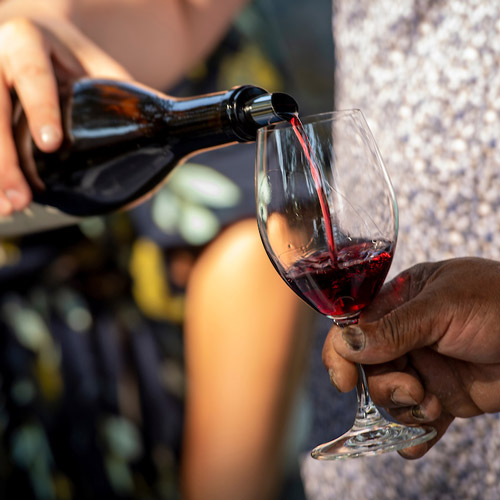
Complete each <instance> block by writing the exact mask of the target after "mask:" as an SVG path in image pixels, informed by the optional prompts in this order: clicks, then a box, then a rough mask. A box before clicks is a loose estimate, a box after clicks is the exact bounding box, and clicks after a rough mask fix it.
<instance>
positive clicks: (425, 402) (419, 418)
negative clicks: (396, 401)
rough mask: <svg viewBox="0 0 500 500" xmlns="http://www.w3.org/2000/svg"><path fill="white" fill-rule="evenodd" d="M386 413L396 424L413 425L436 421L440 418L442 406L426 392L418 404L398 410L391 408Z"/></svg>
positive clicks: (432, 395) (433, 396) (434, 397)
mask: <svg viewBox="0 0 500 500" xmlns="http://www.w3.org/2000/svg"><path fill="white" fill-rule="evenodd" d="M387 411H388V413H389V414H390V415H391V416H392V417H393V418H394V419H396V420H397V421H398V422H402V423H404V424H408V425H415V424H422V423H429V422H433V421H435V420H437V419H438V418H439V417H440V416H441V413H442V406H441V403H440V401H439V399H438V398H437V397H436V396H435V395H434V394H432V393H430V392H427V393H425V396H424V398H423V399H422V400H421V401H420V403H419V404H416V405H413V406H402V407H400V408H397V407H392V408H388V409H387Z"/></svg>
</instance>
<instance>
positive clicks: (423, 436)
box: [311, 421, 436, 460]
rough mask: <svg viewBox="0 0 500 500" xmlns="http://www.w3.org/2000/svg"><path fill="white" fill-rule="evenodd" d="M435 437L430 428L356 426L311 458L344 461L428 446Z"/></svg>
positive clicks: (434, 431)
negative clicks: (411, 447)
mask: <svg viewBox="0 0 500 500" xmlns="http://www.w3.org/2000/svg"><path fill="white" fill-rule="evenodd" d="M435 435H436V430H435V429H433V428H432V427H429V426H420V427H408V426H406V425H401V424H397V423H395V422H389V421H383V423H381V424H379V425H373V426H370V427H358V426H356V425H354V427H352V429H351V430H349V431H347V432H346V433H345V434H344V435H342V436H340V437H339V438H337V439H334V440H333V441H330V442H329V443H325V444H321V445H319V446H317V447H316V448H314V450H313V451H312V452H311V456H312V457H313V458H316V459H318V460H342V459H345V458H357V457H363V456H370V455H380V454H382V453H386V452H388V451H395V450H402V449H403V448H408V447H410V446H415V445H417V444H421V443H425V442H426V441H428V440H429V439H432V438H433V437H434V436H435Z"/></svg>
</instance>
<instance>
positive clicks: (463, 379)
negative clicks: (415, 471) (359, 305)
mask: <svg viewBox="0 0 500 500" xmlns="http://www.w3.org/2000/svg"><path fill="white" fill-rule="evenodd" d="M499 303H500V263H498V262H495V261H491V260H486V259H479V258H462V259H452V260H448V261H443V262H437V263H425V264H419V265H417V266H414V267H412V268H410V269H408V270H406V271H405V272H403V273H401V274H400V275H399V276H397V277H396V278H394V279H393V280H392V281H391V282H389V283H387V284H386V285H385V286H384V288H383V289H382V291H381V292H380V293H379V295H378V296H377V298H376V299H375V300H374V302H373V304H372V305H371V306H370V307H369V308H368V309H367V310H366V312H365V313H364V314H363V315H362V317H361V321H360V323H359V328H357V327H352V328H349V329H344V330H343V333H342V331H341V330H340V329H339V328H335V327H333V328H332V329H331V330H330V332H329V335H328V337H327V339H326V341H325V344H324V347H323V362H324V365H325V367H326V368H327V369H328V371H329V373H330V378H331V380H332V383H333V384H334V385H335V386H336V387H337V388H338V389H339V390H341V391H343V392H345V391H349V390H351V389H352V388H353V387H354V385H355V383H356V379H357V371H356V368H355V365H354V363H362V364H363V365H365V366H366V368H367V374H368V378H369V386H370V391H371V393H372V396H373V399H374V401H375V402H376V404H378V405H380V406H383V407H386V408H387V409H388V411H389V412H390V413H391V414H392V415H393V416H394V417H395V418H397V419H398V420H401V421H403V422H406V423H417V422H418V423H421V422H432V425H433V426H434V427H435V428H436V430H437V431H438V436H437V437H436V438H435V439H434V441H430V442H428V443H425V444H423V445H420V446H417V447H414V448H410V449H408V450H405V452H401V454H402V455H403V456H405V457H407V458H417V457H419V456H422V455H423V454H425V453H426V452H427V451H428V449H429V448H430V447H431V446H432V445H433V444H434V443H435V442H436V441H437V440H439V438H440V437H441V436H442V435H443V434H444V432H445V431H446V429H447V427H448V426H449V425H450V423H451V422H452V421H453V419H454V418H455V417H462V418H466V417H472V416H475V415H479V414H482V413H491V412H497V411H500V309H499V306H498V304H499Z"/></svg>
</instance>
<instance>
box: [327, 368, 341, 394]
mask: <svg viewBox="0 0 500 500" xmlns="http://www.w3.org/2000/svg"><path fill="white" fill-rule="evenodd" d="M328 376H329V377H330V382H331V383H332V385H333V386H334V387H335V389H337V391H339V392H340V389H339V386H338V385H337V381H336V380H335V373H334V371H333V370H332V369H331V368H330V369H329V370H328Z"/></svg>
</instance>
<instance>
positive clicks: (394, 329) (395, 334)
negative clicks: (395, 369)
mask: <svg viewBox="0 0 500 500" xmlns="http://www.w3.org/2000/svg"><path fill="white" fill-rule="evenodd" d="M380 331H381V338H382V341H383V342H384V343H385V344H388V345H390V346H391V347H392V348H393V349H394V350H396V351H397V350H398V349H399V347H400V345H401V343H402V342H401V331H402V328H401V321H400V319H399V316H398V315H397V314H394V313H393V312H391V313H389V314H387V315H386V316H384V317H383V318H382V319H381V329H380Z"/></svg>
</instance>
